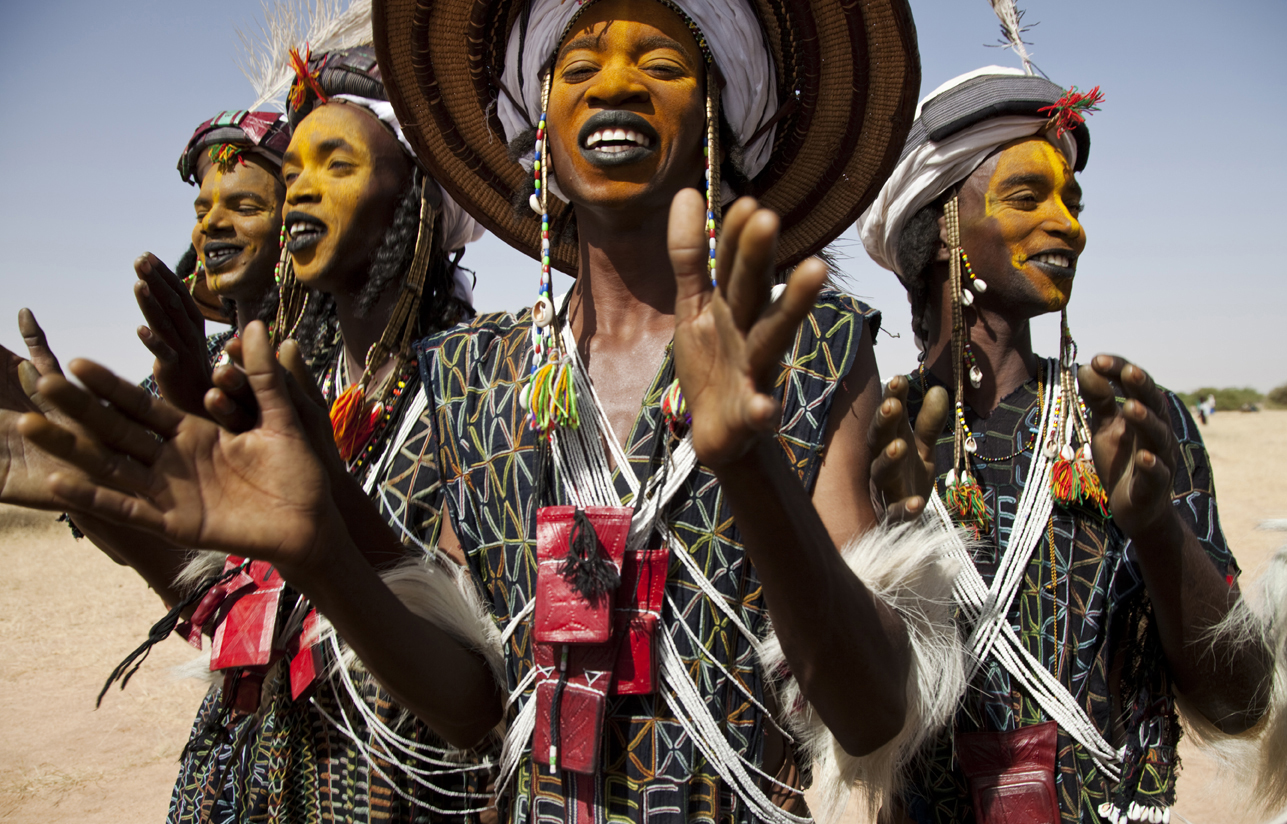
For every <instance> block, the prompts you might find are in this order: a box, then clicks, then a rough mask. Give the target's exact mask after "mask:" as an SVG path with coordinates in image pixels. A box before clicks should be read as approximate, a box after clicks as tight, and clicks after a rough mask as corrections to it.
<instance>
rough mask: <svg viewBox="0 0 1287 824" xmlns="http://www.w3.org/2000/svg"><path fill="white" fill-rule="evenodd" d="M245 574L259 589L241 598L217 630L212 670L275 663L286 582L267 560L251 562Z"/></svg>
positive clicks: (211, 660) (211, 655)
mask: <svg viewBox="0 0 1287 824" xmlns="http://www.w3.org/2000/svg"><path fill="white" fill-rule="evenodd" d="M245 574H247V575H249V577H250V579H251V580H252V581H254V584H255V588H254V589H252V590H251V591H249V592H247V593H246V594H245V595H242V596H241V597H240V598H238V599H237V601H236V603H234V604H233V605H232V608H231V609H229V610H228V614H227V615H226V616H224V619H223V621H221V622H220V623H219V628H218V629H216V630H215V635H214V643H213V645H212V650H211V653H210V669H211V671H214V670H223V669H235V668H241V667H261V666H265V665H267V664H268V663H269V662H271V661H272V657H273V632H274V630H275V629H276V628H277V607H278V605H279V604H280V603H281V597H282V588H283V587H285V586H286V582H285V581H284V580H282V577H281V576H280V575H278V574H277V570H275V569H273V566H272V564H269V563H268V562H266V561H251V562H250V566H249V567H248V568H247V569H246V570H245ZM234 580H235V579H234Z"/></svg>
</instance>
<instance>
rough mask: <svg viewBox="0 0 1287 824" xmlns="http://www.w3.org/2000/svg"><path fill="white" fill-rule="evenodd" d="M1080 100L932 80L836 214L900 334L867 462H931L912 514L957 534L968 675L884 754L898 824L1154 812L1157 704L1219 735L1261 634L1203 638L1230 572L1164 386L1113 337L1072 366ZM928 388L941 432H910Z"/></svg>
mask: <svg viewBox="0 0 1287 824" xmlns="http://www.w3.org/2000/svg"><path fill="white" fill-rule="evenodd" d="M1099 99H1100V97H1099V95H1098V90H1097V89H1095V90H1092V91H1091V92H1090V93H1086V94H1083V93H1079V92H1077V91H1076V89H1073V90H1071V91H1064V90H1063V89H1060V88H1059V87H1058V86H1056V85H1055V84H1054V83H1051V82H1050V81H1048V80H1046V79H1044V78H1040V77H1034V76H1028V75H1025V74H1023V73H1021V72H1015V71H1011V70H1008V69H1003V68H999V67H995V66H993V67H989V68H986V69H981V70H979V71H976V72H971V73H969V74H967V75H963V76H961V77H958V78H956V79H954V80H952V81H950V82H948V83H946V84H944V85H943V86H941V87H940V88H938V89H937V90H935V91H934V92H933V93H931V94H930V95H929V96H928V97H926V98H925V100H924V101H922V103H921V106H920V109H919V111H918V117H917V120H916V123H915V124H914V126H913V128H912V134H911V137H910V138H909V139H908V142H907V146H906V148H905V149H904V151H903V156H902V159H901V160H900V162H899V165H898V167H897V168H896V169H895V170H894V173H893V175H892V176H891V177H890V179H889V181H888V182H887V183H886V184H885V187H884V188H883V189H882V190H881V193H880V195H879V196H878V197H877V198H876V201H875V203H873V205H872V206H871V208H870V209H869V210H868V211H867V212H866V213H864V215H863V217H862V219H861V220H860V222H859V233H860V235H861V237H862V240H863V243H864V245H865V246H866V248H867V251H868V252H869V253H870V254H871V256H872V258H873V259H875V260H876V262H877V263H879V264H881V265H882V266H885V267H886V268H889V269H892V270H893V271H894V272H895V273H896V274H897V275H898V277H899V279H900V280H901V281H902V283H903V285H904V286H905V287H906V288H907V292H908V297H909V300H910V302H911V306H912V328H913V331H914V333H915V335H916V339H917V342H918V344H919V345H920V347H921V350H922V359H921V366H920V367H919V369H918V370H917V371H915V372H913V373H911V374H910V375H908V376H906V377H897V378H894V379H893V380H892V381H890V383H889V388H888V392H887V395H886V400H885V402H884V403H883V404H882V406H881V408H880V411H879V413H878V417H877V419H876V421H875V422H874V423H873V443H874V444H875V445H876V446H877V447H879V448H880V451H879V452H878V453H877V456H876V458H875V461H874V463H873V467H872V475H873V479H874V481H875V483H876V485H877V487H878V488H881V489H882V490H883V491H884V492H885V493H886V494H887V495H890V496H893V497H895V498H896V497H900V492H901V490H902V484H901V483H900V482H899V481H898V472H897V470H898V468H899V467H900V466H905V465H907V464H912V463H923V464H924V465H925V466H927V467H932V468H933V470H934V471H935V472H936V474H937V475H938V476H939V483H938V485H937V486H936V491H935V494H934V495H933V496H932V497H931V499H930V500H929V501H928V502H926V503H927V504H928V506H927V507H924V508H926V509H928V511H929V512H928V515H929V517H930V518H936V519H939V520H941V521H942V522H943V523H945V524H951V523H953V522H955V523H957V524H960V525H963V526H965V527H967V528H968V529H970V530H971V531H973V532H974V534H975V536H976V538H977V540H978V546H977V547H971V548H969V551H967V548H966V547H965V546H964V545H961V546H959V547H958V548H957V555H958V557H959V558H960V560H961V563H962V565H963V566H964V567H965V569H966V571H965V574H964V575H963V576H962V578H961V580H960V582H958V585H957V589H956V595H957V599H958V603H959V606H960V616H961V618H960V625H961V630H962V633H963V637H964V638H965V639H966V643H967V646H968V647H969V653H970V656H971V658H972V659H973V661H974V662H975V663H972V664H971V666H970V668H969V674H970V689H969V690H968V691H967V693H966V695H965V697H964V698H963V699H962V701H961V704H960V706H959V708H958V711H957V715H956V722H955V725H954V729H953V730H951V731H950V732H948V733H944V734H943V735H942V736H940V737H939V739H938V740H937V741H936V742H935V743H934V744H933V746H932V750H931V751H930V753H929V756H928V757H927V758H926V759H925V760H924V762H923V764H922V765H920V766H918V767H916V768H915V769H914V770H913V771H912V773H911V774H910V775H909V780H908V784H907V788H906V790H905V791H904V794H903V799H902V801H903V804H902V807H903V811H904V812H905V813H906V815H907V816H908V817H909V818H910V819H911V820H913V821H916V822H924V823H928V822H949V821H951V822H958V821H971V820H973V821H977V822H980V824H987V823H988V822H992V821H1002V820H1006V821H1013V820H1022V821H1030V822H1047V823H1048V822H1055V821H1063V822H1067V823H1068V824H1072V822H1080V821H1087V820H1096V819H1097V817H1102V818H1103V820H1108V821H1114V822H1122V821H1153V822H1156V821H1163V820H1168V819H1169V815H1170V813H1169V808H1170V806H1171V805H1172V804H1173V803H1174V800H1175V778H1176V771H1177V769H1178V766H1179V764H1178V758H1177V755H1176V748H1175V745H1176V741H1177V739H1178V738H1179V735H1180V727H1179V721H1178V719H1177V716H1176V702H1177V700H1179V699H1180V698H1181V697H1183V698H1184V699H1186V700H1187V702H1188V707H1189V709H1190V711H1192V712H1196V713H1199V714H1201V716H1202V717H1204V718H1205V719H1206V720H1207V721H1209V722H1210V723H1213V724H1215V725H1216V726H1218V727H1220V728H1221V729H1223V730H1225V731H1232V732H1238V731H1242V730H1245V729H1247V728H1249V727H1251V726H1252V725H1253V724H1255V722H1256V720H1257V719H1258V718H1259V717H1260V715H1261V713H1262V712H1263V709H1264V704H1263V702H1264V701H1265V696H1266V694H1267V693H1266V686H1267V680H1266V679H1267V675H1268V669H1267V666H1266V655H1265V651H1264V649H1263V647H1261V646H1260V645H1259V643H1257V642H1248V643H1238V642H1234V641H1230V640H1227V639H1224V640H1218V641H1216V642H1215V643H1212V642H1211V641H1210V639H1209V635H1208V633H1209V632H1210V630H1211V628H1212V627H1214V626H1215V625H1216V624H1217V623H1219V622H1220V621H1221V620H1222V619H1224V618H1225V617H1226V616H1227V615H1228V614H1229V611H1230V610H1231V609H1232V608H1233V607H1234V606H1235V605H1236V602H1237V601H1238V599H1239V597H1240V596H1239V592H1238V586H1237V574H1238V567H1237V565H1236V563H1235V561H1234V559H1233V556H1232V554H1231V553H1230V551H1229V548H1228V546H1227V545H1226V544H1225V540H1224V536H1223V533H1222V532H1221V530H1220V522H1219V517H1218V515H1217V510H1216V502H1215V494H1214V487H1213V483H1212V478H1211V465H1210V461H1209V459H1208V458H1207V454H1206V452H1205V450H1204V449H1203V446H1202V440H1201V437H1200V436H1199V434H1198V430H1197V427H1196V426H1195V424H1194V422H1193V420H1192V419H1191V418H1190V417H1189V414H1188V411H1187V409H1186V408H1185V405H1184V404H1183V403H1182V402H1181V401H1180V400H1179V399H1178V398H1176V396H1175V395H1174V394H1172V393H1170V392H1167V391H1165V390H1163V389H1160V388H1158V387H1156V386H1155V385H1154V384H1153V382H1152V380H1151V379H1150V378H1149V376H1148V374H1147V373H1145V372H1144V370H1142V369H1140V368H1139V367H1138V366H1135V365H1134V364H1131V363H1129V362H1127V361H1126V360H1124V359H1122V358H1119V357H1114V356H1108V355H1098V356H1096V357H1095V358H1093V359H1092V360H1091V362H1090V364H1088V365H1084V366H1081V367H1080V370H1079V371H1078V372H1076V373H1074V370H1075V368H1076V367H1075V365H1074V363H1073V359H1074V357H1075V356H1076V346H1075V344H1074V343H1073V341H1072V338H1071V335H1070V333H1069V330H1068V321H1067V314H1066V311H1065V310H1066V307H1067V305H1068V302H1069V299H1070V297H1071V294H1072V289H1073V283H1074V279H1075V277H1076V276H1077V271H1078V269H1077V262H1078V258H1079V256H1080V255H1081V253H1082V250H1083V249H1084V248H1085V245H1086V232H1085V229H1084V228H1083V226H1082V224H1081V220H1080V216H1081V208H1082V206H1081V195H1082V193H1081V186H1080V185H1079V184H1078V182H1077V180H1076V177H1075V172H1076V171H1079V170H1081V169H1082V168H1084V167H1085V164H1086V159H1087V154H1088V152H1089V149H1090V136H1089V133H1088V130H1087V127H1086V125H1085V123H1084V116H1085V115H1086V114H1088V113H1089V112H1091V111H1094V110H1095V109H1096V107H1097V104H1098V102H1099ZM1056 311H1058V312H1063V313H1064V316H1063V325H1062V329H1063V333H1062V339H1061V341H1060V351H1059V354H1058V357H1056V358H1049V359H1047V358H1039V357H1037V356H1036V355H1035V354H1034V353H1033V349H1032V340H1031V334H1030V321H1031V319H1032V318H1034V317H1036V316H1038V315H1041V314H1045V313H1048V312H1056ZM939 386H941V387H944V388H946V389H947V391H948V392H949V394H950V395H951V397H952V399H953V401H954V422H953V423H954V425H953V427H952V429H951V431H950V432H949V433H947V434H945V435H943V436H941V437H938V436H937V435H936V431H935V430H930V429H926V428H924V427H916V422H917V417H918V414H919V413H920V411H921V409H922V403H923V398H924V396H925V393H926V392H927V391H928V390H929V389H931V388H932V387H939ZM936 437H937V443H935V438H936Z"/></svg>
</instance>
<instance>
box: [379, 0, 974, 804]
mask: <svg viewBox="0 0 1287 824" xmlns="http://www.w3.org/2000/svg"><path fill="white" fill-rule="evenodd" d="M375 18H376V49H377V54H378V55H379V58H380V62H381V67H382V69H383V71H384V76H385V79H386V83H387V84H388V87H389V92H390V99H391V100H392V101H393V103H394V106H395V109H396V110H397V111H398V113H399V116H400V118H401V119H402V120H403V122H404V123H406V124H408V127H407V136H408V139H409V140H410V141H411V142H412V145H414V146H415V147H416V149H417V154H419V155H420V157H421V158H422V159H423V160H424V161H425V162H426V164H428V165H429V166H430V167H431V168H432V169H433V171H434V174H435V176H436V177H438V179H440V180H441V181H442V182H443V185H444V187H445V188H447V189H448V190H449V191H451V192H452V194H453V195H454V196H455V197H456V198H457V200H459V201H460V202H461V203H462V204H463V205H465V207H466V208H467V209H469V210H470V211H471V212H473V213H474V214H475V215H476V216H477V217H478V218H479V220H480V221H481V222H482V223H484V225H486V226H487V227H488V228H489V229H490V230H492V231H493V232H495V233H496V234H497V235H499V236H500V237H502V238H504V239H505V240H507V241H508V242H510V243H511V244H512V245H514V246H516V247H518V248H520V249H522V250H524V251H526V252H528V253H529V254H532V255H533V256H535V257H537V258H538V260H539V261H540V264H539V266H538V265H534V266H533V273H534V274H536V273H538V272H539V278H538V290H537V293H536V295H535V296H534V297H535V302H534V305H533V308H532V309H531V310H526V311H523V312H521V313H518V314H510V313H501V314H497V315H490V316H483V317H481V318H478V319H476V320H475V321H474V322H473V323H471V324H470V325H469V326H468V327H467V328H458V329H457V330H452V331H449V332H447V333H443V334H441V335H439V336H436V337H434V338H432V339H430V340H429V341H428V342H427V343H426V344H424V347H423V353H424V354H423V356H422V368H423V370H424V380H425V384H426V387H427V391H429V392H430V394H431V398H430V402H431V404H432V405H433V406H434V407H435V408H436V410H437V417H436V424H437V430H436V432H435V434H436V436H437V439H438V443H439V449H440V453H439V463H440V466H441V467H442V468H443V475H444V477H443V480H444V484H445V485H446V486H447V489H448V494H447V502H448V511H449V512H450V516H451V518H450V520H451V525H452V526H454V528H455V532H456V535H455V536H448V537H447V538H445V540H446V541H451V540H453V538H454V540H458V541H459V542H460V544H461V547H462V549H463V551H464V554H465V555H466V557H467V558H468V559H469V562H470V565H471V568H472V571H473V573H474V576H475V578H476V580H477V581H478V583H479V584H480V586H481V587H482V588H483V590H484V593H485V599H486V600H487V601H488V603H489V606H490V607H491V609H492V613H493V617H494V620H495V621H496V622H497V626H498V628H500V629H501V632H502V637H504V638H505V639H506V640H507V644H506V648H505V653H506V663H507V673H506V683H505V684H504V685H503V686H504V688H505V690H506V692H507V693H508V694H509V701H508V704H509V706H510V708H511V712H510V715H509V721H508V723H509V729H508V732H507V749H506V757H504V758H503V759H502V764H501V775H500V779H499V785H498V786H499V788H500V791H501V803H502V809H503V810H504V811H505V812H506V813H507V814H508V815H509V816H510V818H511V819H512V820H515V821H522V820H528V819H530V818H540V819H542V820H545V819H546V818H554V819H562V820H567V821H590V820H602V819H603V818H604V817H605V816H606V817H612V816H623V817H630V818H634V819H640V818H642V819H647V820H675V821H684V820H734V821H757V820H765V821H777V822H789V821H798V820H799V818H798V817H797V816H801V815H804V814H805V812H806V811H805V809H804V804H803V800H802V797H801V795H800V788H801V786H802V784H803V783H804V782H803V780H802V777H801V774H800V772H799V770H798V769H797V766H798V767H801V768H804V769H806V770H807V769H808V768H809V766H810V761H811V758H810V756H811V755H817V756H818V757H819V762H818V763H819V768H820V769H822V770H823V771H824V772H826V775H827V777H829V778H837V777H838V772H839V771H838V768H837V758H838V757H839V756H838V755H837V753H839V752H841V751H842V750H843V751H848V752H849V753H851V754H852V755H854V756H869V755H870V754H872V753H879V754H880V755H881V756H889V757H888V758H884V759H883V760H882V759H880V758H877V759H869V760H875V761H881V763H882V764H884V766H885V768H886V769H885V774H886V775H887V774H888V769H887V768H888V766H889V764H891V763H892V762H893V761H896V760H897V757H898V755H900V754H903V753H906V752H908V751H910V750H911V749H913V748H914V746H915V742H916V741H918V740H920V738H921V737H922V736H923V732H924V730H925V729H926V728H927V727H929V726H931V725H932V724H933V723H934V722H935V721H936V720H939V719H940V718H941V717H942V711H941V708H942V707H943V706H944V705H945V704H944V700H943V699H942V697H941V696H942V695H943V694H948V693H950V692H951V690H952V687H953V685H954V684H955V681H954V679H953V678H952V677H951V672H952V666H949V667H947V670H946V671H945V673H944V675H945V677H942V678H938V677H937V676H938V675H939V672H938V669H937V665H936V668H935V677H933V678H927V677H926V675H925V667H926V665H927V664H926V662H927V657H928V656H930V655H931V654H932V652H931V650H937V651H938V652H940V653H941V657H942V658H944V659H947V660H949V661H950V660H952V657H951V653H950V644H948V645H946V646H942V647H935V641H937V640H942V639H943V636H942V635H940V634H939V633H938V632H937V631H938V630H939V629H942V628H943V624H942V622H941V621H942V619H943V618H944V616H942V615H938V614H934V613H933V610H932V609H931V610H926V609H924V607H925V605H926V603H928V602H926V601H922V600H920V599H919V597H918V596H920V595H926V594H932V595H937V596H943V595H945V593H946V591H947V590H948V589H950V581H951V574H950V570H949V569H947V568H944V567H940V566H939V565H938V564H937V563H936V556H935V554H934V549H935V541H936V540H938V539H939V537H940V536H938V535H932V534H925V533H920V532H917V531H915V530H912V529H903V530H901V531H899V532H897V533H895V534H893V535H890V534H887V533H883V532H880V531H879V530H878V529H875V528H874V526H875V523H876V516H875V514H874V512H873V511H872V507H871V505H870V503H869V500H870V499H869V492H868V481H867V461H868V457H867V450H866V441H865V429H864V427H865V422H866V420H867V419H868V418H869V417H870V415H871V414H872V412H873V411H874V409H875V407H876V405H877V404H878V402H879V385H878V384H879V381H878V377H877V373H876V368H875V361H874V357H873V354H872V344H873V336H874V332H875V329H876V326H877V324H878V322H879V316H878V315H877V314H876V313H875V312H874V311H872V310H870V309H869V308H868V307H865V306H863V305H862V304H859V303H857V302H856V301H853V300H852V299H850V298H848V297H846V296H843V295H841V294H839V293H837V292H834V291H831V290H825V291H822V292H821V293H820V292H819V290H820V289H821V287H822V285H823V280H824V278H825V276H826V267H825V265H824V264H823V263H821V262H820V261H819V260H817V259H808V258H809V256H810V255H812V254H815V253H817V252H819V251H820V250H821V249H822V248H823V247H824V246H826V244H827V243H829V242H830V241H831V240H832V239H833V238H834V237H836V236H837V235H838V234H839V232H840V231H842V230H843V229H844V228H845V226H846V224H847V223H848V221H850V220H852V219H853V218H855V217H856V216H857V214H858V213H859V212H860V211H861V210H862V208H863V206H864V205H865V204H866V203H867V202H869V200H870V198H871V196H872V194H873V193H874V191H875V190H876V188H878V186H879V184H880V183H881V182H882V180H883V177H884V175H885V174H886V172H887V170H888V169H889V168H890V167H891V166H892V165H893V163H894V162H895V161H896V159H897V153H898V149H897V144H898V142H899V141H901V140H902V138H903V136H904V134H905V131H906V128H907V124H908V122H909V121H910V117H911V114H912V111H911V106H912V101H913V98H914V96H915V92H916V89H917V85H918V80H919V78H918V74H919V72H918V66H917V58H916V53H915V41H914V33H913V30H912V26H911V19H910V15H909V14H908V11H907V8H906V6H905V5H904V4H903V3H901V2H875V3H869V4H865V5H864V6H862V7H857V6H849V5H842V4H839V3H830V2H826V1H825V0H823V1H822V2H814V3H809V2H763V3H750V2H745V1H744V0H725V1H723V2H711V0H678V2H669V0H599V2H594V3H586V4H572V3H567V4H563V3H559V2H558V1H557V0H532V2H526V0H517V2H512V1H511V0H494V1H493V0H477V2H475V0H445V1H444V0H384V2H378V3H376V5H375ZM462 66H464V67H467V68H468V72H462V71H460V68H461V67H462ZM692 187H695V189H694V188H692ZM739 195H751V196H753V197H754V198H758V200H759V203H758V204H757V203H756V200H754V199H752V198H751V197H744V198H743V199H741V200H738V201H737V202H733V201H734V199H735V198H736V197H737V196H739ZM728 204H731V205H730V206H729V208H728V209H727V210H725V208H724V207H725V206H726V205H728ZM792 267H796V268H795V271H794V273H793V274H791V276H790V280H789V281H788V282H786V283H785V284H783V285H782V286H780V287H779V288H778V289H777V290H776V291H775V293H774V296H773V297H776V300H772V298H771V296H770V286H771V285H772V283H773V282H774V281H775V280H778V281H782V280H785V276H786V275H787V274H788V273H790V272H791V270H792ZM553 268H558V269H562V270H564V271H567V272H569V273H571V274H574V275H575V276H576V278H577V281H576V284H575V286H574V287H573V289H572V291H571V292H570V293H569V294H568V295H565V296H556V295H554V294H553V289H552V281H551V270H552V269H553ZM783 361H785V362H783ZM824 458H825V460H824ZM924 480H926V479H922V481H924ZM926 488H928V487H926ZM864 533H866V536H865V537H866V540H865V541H859V540H858V539H859V538H862V537H864ZM873 536H876V537H873ZM846 545H848V546H849V550H850V551H848V552H847V555H849V556H850V560H851V561H852V562H853V563H854V564H855V566H854V569H853V570H852V571H851V569H850V568H847V567H846V564H845V560H844V559H843V558H842V556H841V554H840V553H839V552H838V551H837V549H838V548H839V547H843V546H846ZM894 552H901V553H902V555H901V556H900V557H902V558H904V559H905V561H906V563H905V564H904V565H903V566H902V567H901V568H899V569H892V570H891V569H888V568H887V569H886V570H885V571H886V573H887V574H886V575H885V576H884V577H881V576H879V575H875V574H873V573H872V570H871V568H870V566H869V563H870V561H871V560H872V559H873V558H881V557H882V556H888V555H890V554H892V553H894ZM893 566H897V565H893ZM913 570H914V571H915V572H916V573H919V579H918V583H920V584H921V585H922V587H923V588H922V589H921V591H920V592H919V593H917V592H913V591H912V588H911V587H909V586H907V585H906V582H905V579H904V577H903V575H902V574H903V573H909V572H912V571H913ZM855 573H856V574H855ZM770 616H771V617H772V628H771V627H770V623H769V619H770ZM936 619H938V620H939V623H935V621H936ZM774 631H776V636H774V635H773V632H774ZM955 666H956V671H958V672H959V664H958V665H955ZM792 675H794V676H795V677H794V678H793V677H792ZM918 677H920V678H922V679H924V680H926V681H934V682H936V684H937V686H938V687H939V688H940V689H939V690H938V691H934V690H931V691H930V692H921V691H919V690H917V689H915V688H911V687H910V686H909V685H911V684H914V683H915V682H916V679H917V678H918ZM797 678H798V682H797V680H796V679H797ZM778 679H781V680H782V681H783V682H784V683H783V684H776V683H775V682H777V681H778ZM775 686H782V689H781V691H780V692H778V691H775V689H774V687H775ZM806 702H807V703H806ZM946 705H948V706H950V701H948V702H947V704H946ZM786 710H796V711H798V712H797V713H796V714H794V715H793V714H792V713H791V712H787V711H786ZM805 718H808V719H817V718H820V719H822V720H823V721H825V722H826V723H827V724H828V725H830V726H831V727H832V728H833V729H834V730H835V733H836V739H837V740H838V741H840V742H841V744H840V745H837V747H836V748H835V749H836V751H835V752H832V751H825V752H823V751H820V752H816V753H807V752H805V751H804V750H803V748H801V747H800V746H799V744H800V743H804V742H803V741H800V742H799V743H798V744H797V746H796V747H792V746H791V740H792V736H791V735H790V734H788V733H787V732H786V729H788V728H791V727H792V725H793V724H795V725H796V727H795V729H794V730H793V732H795V733H796V734H799V733H800V732H805V733H806V737H807V738H812V737H813V736H814V735H815V734H816V730H814V729H812V728H810V727H809V725H808V724H807V723H797V722H799V721H800V720H801V719H805ZM877 772H880V770H877Z"/></svg>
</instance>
